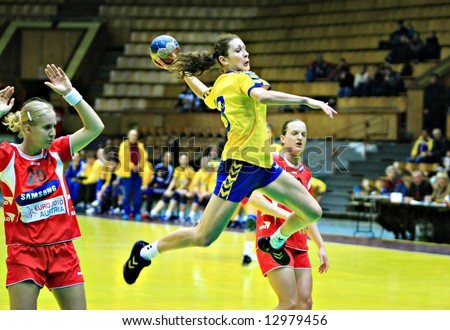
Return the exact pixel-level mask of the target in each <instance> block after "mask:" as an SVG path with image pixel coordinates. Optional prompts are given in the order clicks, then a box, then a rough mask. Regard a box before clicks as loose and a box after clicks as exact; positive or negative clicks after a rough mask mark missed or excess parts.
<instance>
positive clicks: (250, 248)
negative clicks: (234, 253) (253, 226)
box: [244, 241, 255, 256]
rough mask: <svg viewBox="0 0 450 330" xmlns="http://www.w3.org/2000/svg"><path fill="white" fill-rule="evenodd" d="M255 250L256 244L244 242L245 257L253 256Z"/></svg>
mask: <svg viewBox="0 0 450 330" xmlns="http://www.w3.org/2000/svg"><path fill="white" fill-rule="evenodd" d="M254 250H255V242H253V241H245V242H244V256H252V255H253V253H254Z"/></svg>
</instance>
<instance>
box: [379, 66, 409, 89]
mask: <svg viewBox="0 0 450 330" xmlns="http://www.w3.org/2000/svg"><path fill="white" fill-rule="evenodd" d="M384 81H385V86H386V91H385V96H398V95H400V93H404V92H405V91H406V90H405V83H404V81H403V78H402V77H401V76H400V74H399V73H398V72H395V71H394V70H393V69H392V67H390V66H388V67H386V68H385V69H384Z"/></svg>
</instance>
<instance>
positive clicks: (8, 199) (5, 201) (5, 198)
mask: <svg viewBox="0 0 450 330" xmlns="http://www.w3.org/2000/svg"><path fill="white" fill-rule="evenodd" d="M13 199H14V197H12V196H10V197H6V196H5V197H4V202H3V203H4V204H5V205H11V204H12V201H13Z"/></svg>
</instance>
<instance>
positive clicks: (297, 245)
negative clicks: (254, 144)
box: [256, 154, 312, 251]
mask: <svg viewBox="0 0 450 330" xmlns="http://www.w3.org/2000/svg"><path fill="white" fill-rule="evenodd" d="M272 156H273V159H274V161H275V162H276V163H277V164H278V165H279V166H280V167H282V168H283V169H284V170H286V171H287V172H288V173H289V174H291V175H292V176H293V177H294V178H296V179H297V180H298V181H300V182H301V183H302V184H303V186H305V188H306V189H308V191H309V193H310V194H312V174H311V171H310V170H309V168H307V167H306V166H304V165H303V164H301V163H300V164H299V165H293V164H291V163H290V162H288V161H287V160H286V159H284V158H283V157H282V156H281V155H280V154H273V155H272ZM266 198H267V199H268V200H269V201H272V200H271V199H269V198H268V197H266ZM272 203H276V204H277V206H278V207H281V208H283V209H285V210H288V211H291V210H290V209H289V208H287V207H286V206H284V205H282V204H279V203H277V202H275V201H272ZM284 221H285V220H284V219H281V218H275V217H273V216H271V215H267V214H263V213H261V212H260V211H258V216H257V219H256V237H261V236H270V235H272V234H273V233H274V232H275V231H276V230H277V229H278V228H279V227H280V226H281V225H282V224H283V223H284ZM306 236H307V232H306V230H305V231H298V232H296V233H294V234H293V235H291V236H290V237H289V238H288V239H287V241H286V246H287V247H290V248H292V249H296V250H302V251H307V250H308V244H307V237H306Z"/></svg>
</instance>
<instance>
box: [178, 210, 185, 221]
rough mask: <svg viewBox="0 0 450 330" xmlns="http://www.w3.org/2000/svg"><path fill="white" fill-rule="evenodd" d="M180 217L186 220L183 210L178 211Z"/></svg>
mask: <svg viewBox="0 0 450 330" xmlns="http://www.w3.org/2000/svg"><path fill="white" fill-rule="evenodd" d="M178 218H179V219H180V220H184V212H183V211H180V212H178Z"/></svg>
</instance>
